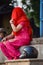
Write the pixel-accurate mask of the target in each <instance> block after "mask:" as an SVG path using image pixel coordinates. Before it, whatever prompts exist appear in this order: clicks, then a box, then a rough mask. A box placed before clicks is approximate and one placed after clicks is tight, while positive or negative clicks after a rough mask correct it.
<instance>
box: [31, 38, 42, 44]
mask: <svg viewBox="0 0 43 65" xmlns="http://www.w3.org/2000/svg"><path fill="white" fill-rule="evenodd" d="M31 44H32V45H33V44H43V37H40V38H33V39H32V41H31Z"/></svg>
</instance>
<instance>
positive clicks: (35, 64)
mask: <svg viewBox="0 0 43 65" xmlns="http://www.w3.org/2000/svg"><path fill="white" fill-rule="evenodd" d="M5 63H6V65H42V64H43V59H18V60H6V61H5Z"/></svg>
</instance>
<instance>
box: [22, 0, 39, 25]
mask: <svg viewBox="0 0 43 65" xmlns="http://www.w3.org/2000/svg"><path fill="white" fill-rule="evenodd" d="M30 2H31V4H32V5H31V6H32V9H33V10H34V12H30V13H29V12H28V9H30V5H27V4H26V0H22V3H23V4H25V5H26V6H27V8H26V9H25V12H26V14H27V16H28V17H29V18H31V17H34V19H35V24H36V25H38V26H39V25H40V19H39V11H40V10H39V8H40V7H39V5H40V0H30Z"/></svg>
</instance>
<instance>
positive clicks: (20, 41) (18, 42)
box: [0, 7, 32, 59]
mask: <svg viewBox="0 0 43 65" xmlns="http://www.w3.org/2000/svg"><path fill="white" fill-rule="evenodd" d="M11 18H12V19H13V23H14V25H15V26H17V25H19V24H20V25H22V28H21V29H20V30H19V31H18V32H14V31H13V34H14V36H15V37H14V40H13V41H12V42H10V41H9V40H8V41H5V44H3V42H0V43H2V45H1V50H2V52H3V53H4V54H5V56H6V57H7V58H8V59H18V58H19V56H20V54H21V53H20V51H19V48H20V47H21V46H25V45H30V42H31V40H32V28H31V26H30V21H29V19H28V18H27V16H26V14H25V12H24V11H23V10H22V8H20V7H16V8H14V9H13V11H12V15H11Z"/></svg>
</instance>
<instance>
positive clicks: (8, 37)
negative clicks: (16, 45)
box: [2, 33, 14, 41]
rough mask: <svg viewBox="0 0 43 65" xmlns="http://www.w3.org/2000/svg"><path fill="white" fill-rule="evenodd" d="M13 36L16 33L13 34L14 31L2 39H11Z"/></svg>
mask: <svg viewBox="0 0 43 65" xmlns="http://www.w3.org/2000/svg"><path fill="white" fill-rule="evenodd" d="M13 37H14V35H13V33H11V34H10V35H8V36H6V37H4V38H3V39H2V41H6V40H9V39H12V38H13Z"/></svg>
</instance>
